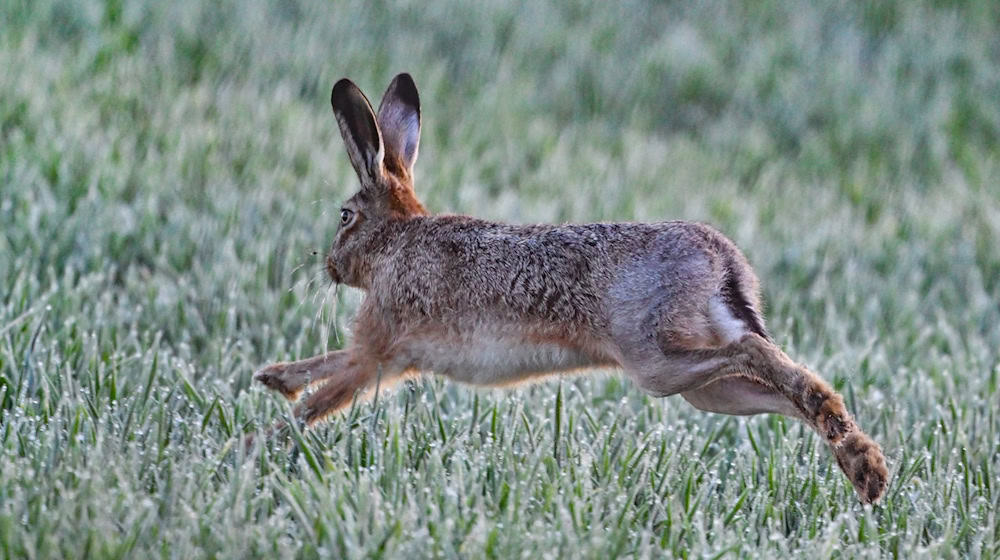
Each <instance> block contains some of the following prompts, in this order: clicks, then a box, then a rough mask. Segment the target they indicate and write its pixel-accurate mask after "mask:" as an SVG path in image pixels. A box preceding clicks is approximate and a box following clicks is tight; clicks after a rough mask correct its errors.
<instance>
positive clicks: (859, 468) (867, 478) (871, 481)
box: [833, 431, 889, 504]
mask: <svg viewBox="0 0 1000 560" xmlns="http://www.w3.org/2000/svg"><path fill="white" fill-rule="evenodd" d="M833 454H834V456H836V458H837V464H838V465H840V469H841V470H842V471H844V474H846V475H847V478H849V479H850V481H851V484H853V485H854V489H855V490H856V491H857V492H858V496H859V497H860V498H861V501H862V502H864V503H866V504H870V503H874V502H877V501H878V500H879V499H880V498H882V496H883V495H884V494H885V490H886V488H887V487H888V485H889V469H888V468H887V467H886V465H885V457H884V456H883V455H882V449H881V448H880V447H879V446H878V444H877V443H875V442H874V441H872V439H871V438H870V437H868V435H866V434H865V433H864V432H861V431H855V432H851V433H849V434H847V436H845V437H844V440H843V442H842V443H841V444H840V445H839V446H837V447H834V448H833Z"/></svg>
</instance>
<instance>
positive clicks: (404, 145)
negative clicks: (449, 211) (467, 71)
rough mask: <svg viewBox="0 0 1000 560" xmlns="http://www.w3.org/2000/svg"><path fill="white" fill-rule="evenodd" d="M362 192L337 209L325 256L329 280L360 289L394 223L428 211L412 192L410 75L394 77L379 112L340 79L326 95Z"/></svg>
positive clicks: (416, 101)
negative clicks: (333, 234) (336, 224)
mask: <svg viewBox="0 0 1000 560" xmlns="http://www.w3.org/2000/svg"><path fill="white" fill-rule="evenodd" d="M330 103H331V104H332V105H333V114H334V115H335V116H336V117H337V124H339V125H340V134H341V136H343V137H344V145H345V147H346V148H347V155H348V156H349V157H350V159H351V164H352V165H354V170H355V171H357V173H358V179H360V180H361V190H359V191H358V192H357V193H355V194H354V196H352V197H351V198H349V199H348V200H347V202H345V203H344V205H343V207H342V208H341V209H340V216H339V219H340V226H339V228H338V229H337V237H336V238H335V239H334V241H333V247H332V248H331V249H330V254H329V255H328V256H327V258H326V269H327V272H328V273H329V275H330V278H331V279H332V280H333V281H334V282H338V283H344V284H347V285H349V286H357V287H365V285H366V284H367V283H368V282H367V277H368V274H369V273H370V268H371V266H370V265H371V262H370V260H371V259H372V258H373V254H372V253H373V251H374V250H375V249H376V248H377V246H378V245H379V244H380V242H381V241H382V239H381V238H382V236H383V235H384V232H386V230H387V226H390V225H391V223H392V222H393V221H397V220H405V219H408V218H410V217H413V216H419V215H423V214H426V213H427V210H426V209H425V208H424V206H423V205H422V204H421V203H420V201H419V200H417V197H416V195H415V194H414V192H413V163H414V162H415V161H416V160H417V147H418V144H419V142H420V97H419V96H418V95H417V86H416V85H415V84H414V83H413V78H411V77H410V75H409V74H400V75H398V76H396V77H395V78H393V80H392V83H391V84H389V88H388V89H387V90H386V91H385V95H383V96H382V103H380V104H379V107H378V114H377V115H376V113H375V112H374V111H373V110H372V106H371V104H370V103H368V98H366V97H365V95H364V94H363V93H361V90H360V89H358V86H356V85H354V83H353V82H351V81H350V80H348V79H346V78H345V79H342V80H340V81H339V82H337V84H336V85H334V86H333V93H332V94H331V96H330Z"/></svg>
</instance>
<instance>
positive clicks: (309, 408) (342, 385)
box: [295, 358, 388, 426]
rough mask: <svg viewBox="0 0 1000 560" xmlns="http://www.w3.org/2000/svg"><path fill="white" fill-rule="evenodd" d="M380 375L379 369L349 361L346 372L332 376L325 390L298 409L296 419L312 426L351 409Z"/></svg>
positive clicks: (315, 394)
mask: <svg viewBox="0 0 1000 560" xmlns="http://www.w3.org/2000/svg"><path fill="white" fill-rule="evenodd" d="M378 371H379V368H378V367H377V366H373V365H372V364H370V363H368V362H365V361H362V360H357V359H354V358H351V359H348V360H347V361H346V364H345V367H344V369H343V370H341V371H339V372H337V374H336V375H334V376H330V378H329V380H328V381H327V382H326V383H325V384H323V386H322V387H320V388H319V389H317V390H316V392H315V393H313V394H311V395H309V398H307V399H306V400H305V401H304V402H302V403H301V404H299V405H298V406H296V407H295V417H296V418H298V419H299V420H301V421H303V422H305V424H306V425H307V426H312V425H313V424H315V423H316V422H318V421H320V420H322V419H323V418H324V417H326V416H328V415H330V414H333V413H334V412H337V411H338V410H340V409H342V408H344V407H346V406H347V405H349V404H350V403H351V401H352V400H353V399H354V396H355V395H358V396H361V395H362V394H364V393H366V392H367V391H368V390H369V389H370V388H371V387H372V385H374V384H375V381H376V379H377V372H378ZM387 381H388V380H387Z"/></svg>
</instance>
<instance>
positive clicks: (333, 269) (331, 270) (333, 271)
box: [326, 255, 340, 284]
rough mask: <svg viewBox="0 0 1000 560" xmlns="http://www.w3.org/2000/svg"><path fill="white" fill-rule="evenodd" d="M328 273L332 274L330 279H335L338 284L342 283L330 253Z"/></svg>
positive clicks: (327, 265)
mask: <svg viewBox="0 0 1000 560" xmlns="http://www.w3.org/2000/svg"><path fill="white" fill-rule="evenodd" d="M326 273H327V274H329V275H330V280H333V281H334V283H336V284H340V277H339V276H337V266H336V265H334V264H333V257H331V256H330V255H327V256H326Z"/></svg>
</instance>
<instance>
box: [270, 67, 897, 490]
mask: <svg viewBox="0 0 1000 560" xmlns="http://www.w3.org/2000/svg"><path fill="white" fill-rule="evenodd" d="M331 103H332V104H333V113H334V115H335V116H336V118H337V123H338V125H339V126H340V133H341V135H342V136H343V139H344V144H345V145H346V147H347V153H348V156H349V157H350V160H351V163H352V164H353V165H354V169H355V171H357V174H358V178H359V179H360V180H361V190H359V191H358V192H357V193H356V194H355V195H354V196H352V197H351V198H350V199H349V200H348V201H347V202H346V203H345V204H344V206H343V208H342V209H341V211H340V227H339V229H338V231H337V235H336V238H335V239H334V241H333V247H332V248H331V250H330V254H329V256H327V257H326V268H327V272H328V274H329V276H330V278H331V279H332V280H333V282H337V283H343V284H347V285H349V286H354V287H357V288H360V289H361V290H364V291H365V292H367V293H366V296H365V298H364V300H363V302H362V304H361V307H360V310H359V311H358V314H357V317H356V318H355V319H354V329H353V332H354V340H353V343H352V344H351V345H350V346H349V347H348V348H346V349H343V350H337V351H334V352H330V353H328V354H325V355H322V356H317V357H314V358H309V359H307V360H301V361H297V362H290V363H277V364H273V365H270V366H267V367H265V368H263V369H262V370H260V371H258V372H257V373H256V374H255V378H256V379H257V380H258V381H260V382H261V383H263V384H264V385H266V386H268V387H270V388H272V389H274V390H277V391H279V392H281V393H282V394H283V395H284V396H285V397H287V398H289V399H296V398H297V397H298V396H299V394H300V393H301V392H302V390H303V389H304V388H305V387H306V386H308V385H312V384H322V385H321V386H320V387H319V388H318V389H317V390H316V391H315V392H314V393H312V394H310V395H309V397H308V398H307V399H306V400H305V401H304V402H303V403H301V404H299V405H298V406H297V407H296V408H295V414H296V416H297V417H298V418H299V419H300V420H302V421H303V422H305V423H306V424H312V423H315V422H316V421H318V420H320V419H321V418H323V417H324V416H326V415H328V414H330V413H332V412H334V411H337V410H339V409H341V408H343V407H344V406H346V405H348V404H350V402H351V401H352V399H353V398H354V396H355V395H356V394H363V393H365V392H367V391H370V390H372V389H373V387H374V385H375V384H376V380H377V379H381V381H382V382H383V383H384V382H391V381H392V380H393V379H398V378H400V377H402V376H404V375H407V374H411V373H416V372H435V373H438V374H440V375H444V376H446V377H449V378H451V379H454V380H456V381H460V382H464V383H469V384H472V385H489V386H498V385H508V384H512V383H516V382H518V381H522V380H526V379H531V378H536V377H538V376H542V375H546V374H549V373H554V372H560V371H567V370H574V369H580V368H589V367H615V368H621V369H622V370H624V372H625V374H626V375H627V376H628V377H630V378H631V379H632V380H634V381H635V383H636V384H637V385H638V386H639V387H640V388H642V389H643V390H644V391H646V392H648V393H650V394H652V395H655V396H658V397H665V396H667V395H673V394H677V393H680V394H681V396H683V397H684V398H685V399H687V401H688V402H690V403H691V404H692V405H694V406H695V407H697V408H699V409H701V410H707V411H710V412H719V413H723V414H738V415H748V414H759V413H768V412H770V413H779V414H784V415H786V416H791V417H795V418H798V419H799V420H801V421H803V422H805V423H806V424H808V425H809V426H810V427H811V428H813V429H814V430H816V431H817V432H818V433H819V434H820V435H821V436H822V437H823V438H824V439H825V440H826V442H827V443H828V444H829V445H830V447H831V449H832V451H833V454H834V455H835V457H836V459H837V463H838V464H839V465H840V467H841V469H843V471H844V473H845V474H846V475H847V476H848V478H849V479H850V480H851V482H852V483H853V484H854V486H855V488H856V489H857V492H858V494H859V495H860V498H861V500H862V501H863V502H873V501H875V500H878V499H879V498H880V497H881V496H882V494H883V493H884V492H885V489H886V484H887V478H888V471H887V470H886V466H885V460H884V458H883V456H882V451H881V449H880V448H879V446H878V445H877V444H876V443H875V442H874V441H872V439H871V438H869V437H868V436H867V435H866V434H865V433H864V432H862V431H861V429H860V428H859V427H858V426H857V424H855V422H854V419H853V418H852V417H851V415H850V414H849V413H848V412H847V410H846V409H845V408H844V401H843V398H841V396H840V395H839V394H837V393H836V392H835V391H834V390H833V388H832V387H830V385H829V384H827V383H826V382H825V381H823V380H822V379H821V378H820V377H819V376H817V375H816V374H815V373H813V372H812V371H810V370H808V369H807V368H805V367H803V366H801V365H799V364H797V363H795V362H794V361H792V360H791V359H790V358H789V357H788V356H787V355H786V354H785V353H784V352H783V351H782V350H781V349H780V348H779V347H778V346H776V345H775V343H774V342H773V341H772V340H771V337H770V336H769V334H768V332H767V330H766V329H765V327H764V320H763V317H762V316H761V313H760V298H759V294H758V285H757V277H756V276H755V275H754V272H753V270H752V269H751V268H750V265H749V264H748V263H747V260H746V258H745V257H744V256H743V254H742V253H741V252H740V251H739V249H737V248H736V246H735V245H734V244H733V243H732V242H731V241H729V240H728V239H727V238H726V237H724V236H723V235H722V234H721V233H719V232H718V231H716V230H714V229H712V228H711V227H708V226H706V225H702V224H697V223H689V222H681V221H673V222H662V223H652V224H639V223H598V224H585V225H527V226H525V225H508V224H501V223H494V222H488V221H484V220H480V219H477V218H472V217H468V216H434V215H431V214H430V213H429V212H428V211H427V209H426V208H424V206H423V204H421V203H420V201H419V200H417V197H416V193H415V191H414V187H413V164H414V162H415V161H416V159H417V147H418V141H419V138H420V100H419V97H418V95H417V88H416V85H415V84H414V83H413V79H412V78H411V77H410V76H409V75H408V74H400V75H398V76H396V77H395V78H394V79H393V81H392V83H391V84H390V85H389V88H388V89H387V90H386V92H385V95H384V96H383V97H382V102H381V104H380V105H379V108H378V112H377V113H376V112H375V111H373V110H372V107H371V105H370V104H369V102H368V99H367V98H366V97H365V96H364V94H363V93H361V90H360V89H358V87H357V86H355V85H354V83H352V82H351V81H350V80H347V79H342V80H340V81H339V82H337V84H336V85H335V86H334V87H333V93H332V95H331Z"/></svg>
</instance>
